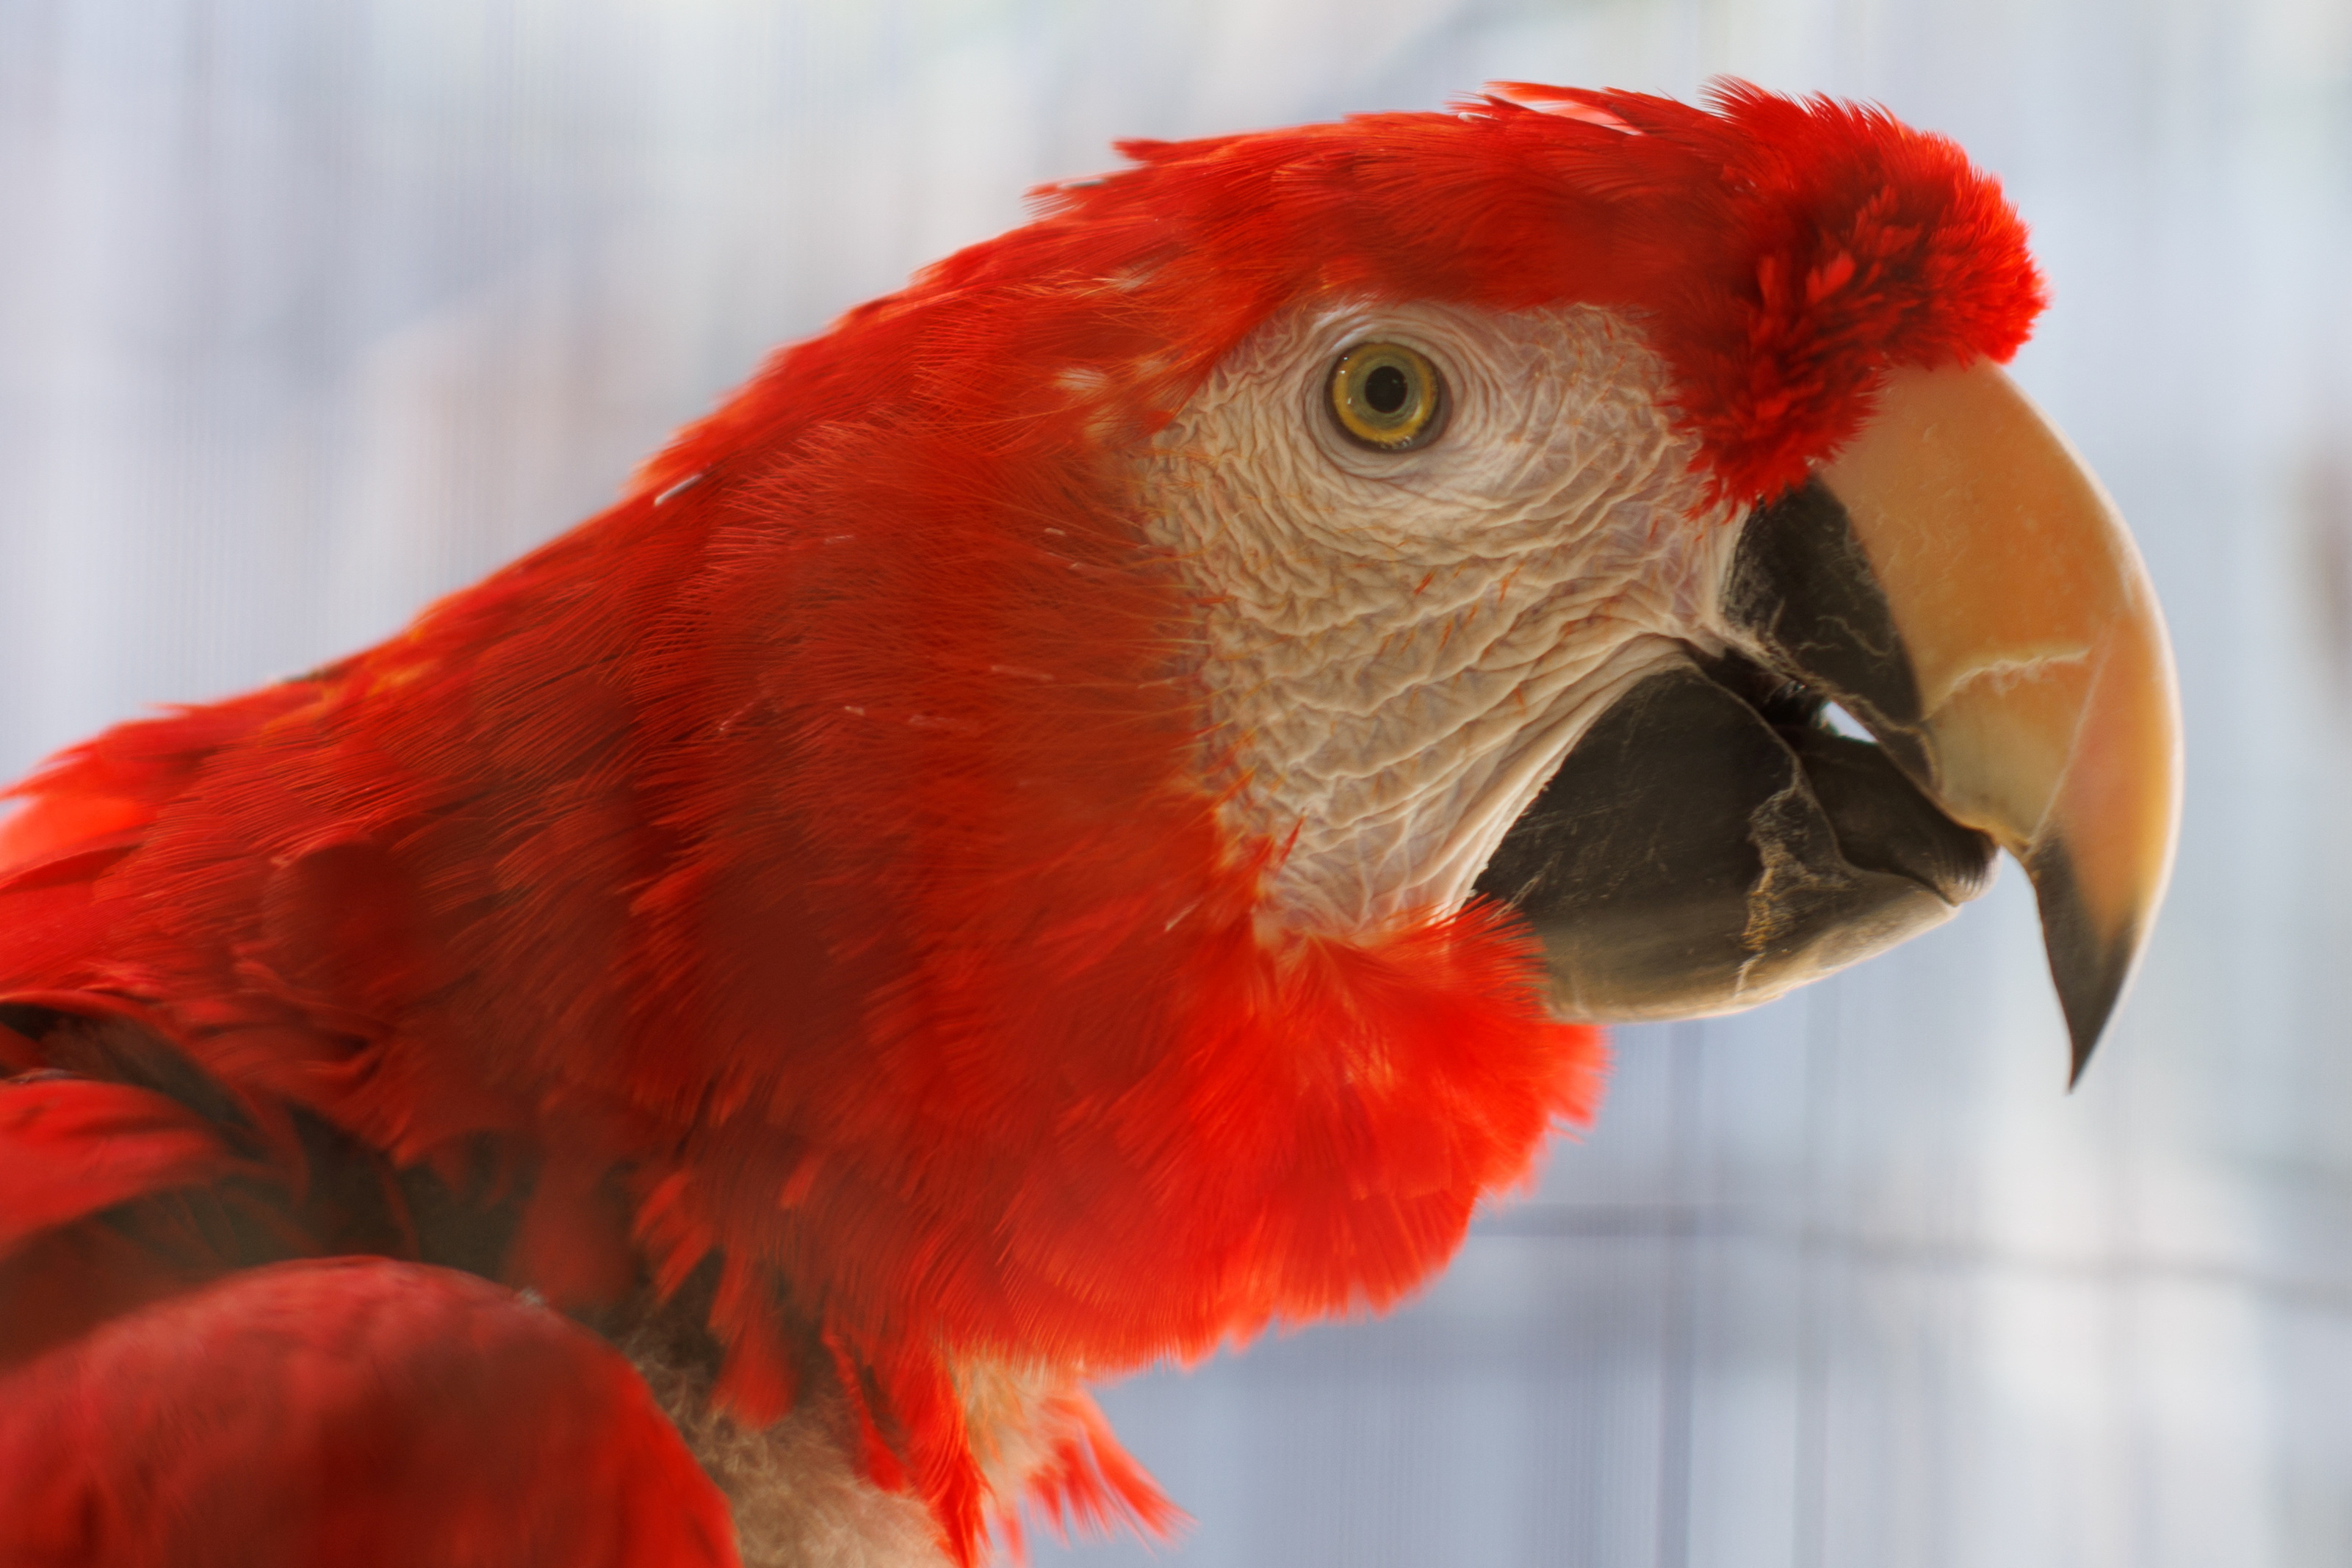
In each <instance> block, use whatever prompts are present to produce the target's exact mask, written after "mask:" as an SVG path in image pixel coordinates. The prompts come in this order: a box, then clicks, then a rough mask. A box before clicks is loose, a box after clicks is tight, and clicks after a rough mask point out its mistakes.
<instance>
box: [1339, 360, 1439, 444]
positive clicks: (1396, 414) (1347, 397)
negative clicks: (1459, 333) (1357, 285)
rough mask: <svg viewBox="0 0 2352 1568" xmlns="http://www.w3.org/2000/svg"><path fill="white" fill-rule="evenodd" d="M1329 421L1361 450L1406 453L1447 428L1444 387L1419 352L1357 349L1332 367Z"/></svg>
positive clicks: (1433, 368) (1432, 438)
mask: <svg viewBox="0 0 2352 1568" xmlns="http://www.w3.org/2000/svg"><path fill="white" fill-rule="evenodd" d="M1331 417H1332V418H1334V419H1336V420H1338V421H1339V429H1340V432H1341V433H1342V434H1345V435H1346V436H1347V437H1348V439H1349V440H1350V441H1353V442H1355V443H1357V444H1360V445H1363V446H1369V447H1371V448H1373V449H1374V450H1375V451H1380V452H1406V451H1410V450H1412V448H1413V447H1416V446H1424V445H1426V444H1429V443H1430V442H1432V441H1434V440H1435V439H1436V438H1437V433H1438V432H1439V431H1441V430H1443V429H1444V427H1445V382H1444V378H1442V377H1441V376H1439V375H1438V373H1437V367H1436V366H1435V365H1433V364H1432V363H1430V361H1429V356H1428V355H1426V354H1424V353H1423V352H1421V351H1420V350H1417V349H1408V348H1406V347H1405V346H1404V345H1403V344H1402V343H1359V344H1357V345H1356V346H1355V347H1354V348H1352V349H1349V350H1348V351H1347V352H1346V353H1344V354H1342V355H1340V356H1339V363H1338V364H1336V365H1333V366H1332V367H1331Z"/></svg>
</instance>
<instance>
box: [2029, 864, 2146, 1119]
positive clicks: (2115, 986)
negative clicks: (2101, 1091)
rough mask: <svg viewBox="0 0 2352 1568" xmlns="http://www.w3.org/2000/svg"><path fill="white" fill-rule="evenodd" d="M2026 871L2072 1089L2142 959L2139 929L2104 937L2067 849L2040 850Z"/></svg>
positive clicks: (2067, 1079)
mask: <svg viewBox="0 0 2352 1568" xmlns="http://www.w3.org/2000/svg"><path fill="white" fill-rule="evenodd" d="M2026 872H2027V874H2028V875H2029V876H2031V877H2032V880H2033V891H2034V900H2035V902H2036V904H2039V905H2040V906H2041V913H2042V944H2043V946H2044V947H2045V948H2046V949H2047V950H2048V952H2049V954H2050V978H2051V980H2052V981H2053V983H2054V984H2055V985H2056V987H2057V988H2058V1005H2059V1008H2060V1009H2061V1010H2062V1011H2063V1012H2064V1013H2065V1015H2066V1033H2067V1035H2068V1037H2069V1040H2071V1042H2072V1044H2073V1047H2074V1067H2073V1070H2072V1071H2070V1072H2068V1074H2067V1075H2066V1087H2067V1088H2068V1089H2069V1090H2072V1089H2073V1088H2074V1086H2075V1085H2076V1084H2078V1083H2080V1082H2082V1081H2083V1071H2084V1069H2085V1068H2087V1067H2088V1066H2090V1064H2091V1052H2092V1051H2095V1050H2096V1049H2097V1048H2098V1044H2099V1036H2100V1035H2101V1034H2102V1033H2103V1032H2105V1030H2106V1027H2107V1019H2109V1018H2110V1017H2112V1016H2113V1015H2114V1013H2115V1010H2116V1002H2117V1001H2119V1000H2121V999H2122V998H2123V994H2124V985H2125V982H2126V981H2127V980H2129V979H2130V978H2131V972H2132V963H2133V960H2134V959H2136V958H2137V956H2139V930H2138V928H2137V924H2135V925H2131V926H2128V927H2126V929H2124V930H2123V931H2120V932H2113V933H2102V932H2100V931H2099V930H2098V929H2097V928H2096V927H2095V925H2093V923H2092V921H2091V916H2090V912H2089V911H2088V910H2087V909H2085V908H2084V904H2083V898H2082V892H2081V889H2080V888H2079V887H2078V886H2077V884H2076V883H2075V880H2074V862H2073V861H2072V860H2071V859H2069V858H2068V856H2067V854H2066V851H2065V847H2064V846H2063V844H2057V843H2045V844H2042V845H2041V846H2039V847H2037V848H2036V849H2035V850H2034V851H2033V852H2032V856H2031V857H2030V858H2029V859H2028V861H2027V863H2026Z"/></svg>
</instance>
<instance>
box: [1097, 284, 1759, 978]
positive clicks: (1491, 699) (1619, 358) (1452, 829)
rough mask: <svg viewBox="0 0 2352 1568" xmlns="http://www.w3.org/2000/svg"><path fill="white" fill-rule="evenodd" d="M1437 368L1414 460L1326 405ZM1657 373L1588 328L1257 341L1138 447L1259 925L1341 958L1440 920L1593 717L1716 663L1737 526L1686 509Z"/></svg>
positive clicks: (1392, 332) (1340, 325)
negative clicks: (1347, 370)
mask: <svg viewBox="0 0 2352 1568" xmlns="http://www.w3.org/2000/svg"><path fill="white" fill-rule="evenodd" d="M1367 341H1385V342H1398V343H1402V344H1405V345H1407V346H1408V347H1411V348H1413V349H1416V350H1420V351H1421V352H1422V353H1423V354H1426V355H1427V356H1429V358H1430V359H1431V360H1433V361H1435V363H1436V364H1437V366H1438V367H1439V370H1440V371H1441V373H1442V374H1443V375H1444V378H1445V381H1446V384H1447V389H1448V396H1449V399H1450V402H1451V411H1450V414H1449V416H1448V419H1447V423H1446V425H1445V427H1444V431H1443V433H1442V434H1439V435H1438V436H1437V438H1436V439H1435V440H1433V441H1432V442H1430V443H1429V444H1427V445H1425V446H1423V447H1420V448H1418V449H1415V450H1412V451H1405V452H1383V451H1378V450H1374V449H1371V448H1368V447H1365V446H1361V445H1359V444H1355V443H1354V442H1352V441H1351V440H1349V438H1348V437H1347V436H1346V435H1345V434H1342V433H1341V431H1340V430H1339V426H1338V423H1336V421H1334V420H1333V418H1332V417H1331V415H1330V413H1329V411H1328V405H1327V397H1328V381H1329V376H1330V371H1331V367H1332V365H1333V363H1334V362H1335V361H1337V360H1338V358H1339V355H1340V354H1341V353H1342V352H1343V351H1344V350H1347V349H1349V347H1351V346H1353V345H1355V344H1359V343H1363V342H1367ZM1665 398H1666V377H1665V370H1664V363H1663V361H1660V360H1659V358H1658V356H1657V355H1656V354H1655V353H1654V352H1653V351H1652V350H1650V349H1649V348H1648V347H1647V346H1646V345H1645V344H1644V342H1643V340H1642V337H1641V334H1640V331H1639V329H1637V328H1636V327H1635V326H1634V325H1633V324H1632V323H1629V322H1628V321H1626V320H1625V319H1622V318H1621V317H1618V316H1616V315H1613V314H1612V313H1611V312H1608V311H1605V310H1601V309H1598V308H1592V307H1589V306H1572V307H1559V308H1545V309H1539V310H1528V311H1518V312H1507V313H1506V312H1493V311H1482V310H1477V309H1473V308H1462V307H1454V306H1446V305H1435V304H1415V305H1404V306H1373V305H1360V306H1342V307H1338V308H1330V307H1326V308H1321V309H1318V310H1314V311H1307V312H1299V313H1295V314H1292V315H1289V316H1286V317H1282V318H1278V319H1275V320H1274V321H1271V322H1269V323H1268V324H1267V325H1265V327H1263V328H1261V329H1259V330H1258V331H1256V332H1255V333H1254V334H1253V335H1251V336H1250V337H1249V338H1248V339H1246V340H1244V342H1243V343H1242V344H1241V345H1240V346H1239V347H1238V348H1236V349H1235V350H1234V351H1233V352H1232V353H1231V354H1229V355H1228V356H1227V357H1226V359H1225V360H1224V361H1223V363H1221V364H1220V365H1219V366H1218V367H1217V369H1216V370H1215V371H1213V373H1212V374H1211V376H1210V378H1209V379H1208V381H1207V382H1205V383H1203V385H1202V387H1201V389H1200V391H1199V392H1196V393H1195V394H1194V395H1193V396H1192V399H1191V400H1190V401H1189V402H1186V404H1185V405H1184V407H1183V408H1182V410H1181V412H1180V413H1178V415H1177V416H1176V418H1175V420H1174V421H1173V422H1172V423H1171V424H1170V425H1169V426H1168V427H1167V429H1165V430H1164V431H1163V432H1161V433H1160V435H1159V437H1158V438H1157V439H1156V440H1155V442H1154V443H1153V444H1152V447H1151V449H1150V453H1149V455H1148V456H1147V457H1146V458H1145V459H1144V461H1143V465H1142V470H1141V473H1140V474H1139V484H1140V487H1141V496H1142V499H1143V504H1144V507H1145V510H1146V514H1147V517H1148V518H1149V521H1148V524H1147V527H1148V528H1150V531H1151V534H1152V538H1153V540H1154V542H1155V543H1158V544H1160V545H1161V546H1163V547H1165V548H1167V549H1171V551H1173V552H1174V553H1175V555H1176V556H1177V558H1178V559H1179V560H1180V562H1181V567H1182V570H1183V571H1184V572H1185V573H1186V575H1187V578H1188V586H1189V587H1190V588H1191V589H1192V590H1193V591H1194V592H1195V593H1196V595H1197V602H1198V603H1199V605H1200V607H1201V608H1200V610H1199V612H1198V613H1199V621H1198V624H1197V632H1198V636H1197V642H1196V644H1195V646H1194V649H1193V652H1192V658H1193V659H1194V660H1195V661H1196V668H1195V671H1194V672H1193V673H1195V674H1196V675H1197V678H1198V679H1199V680H1200V681H1201V682H1202V685H1203V687H1204V688H1205V698H1206V703H1207V709H1208V716H1209V719H1210V724H1209V728H1208V732H1207V733H1206V735H1205V736H1204V737H1203V738H1202V748H1201V758H1202V775H1203V779H1204V782H1205V784H1206V786H1207V787H1208V788H1209V789H1212V790H1215V791H1219V792H1221V793H1224V794H1225V799H1224V801H1223V805H1222V807H1221V810H1222V812H1223V825H1224V827H1225V829H1226V830H1227V831H1229V832H1231V833H1232V834H1233V835H1234V837H1235V840H1236V841H1238V842H1243V843H1246V842H1249V841H1256V840H1261V839H1263V840H1270V841H1274V842H1275V843H1276V844H1277V845H1280V844H1283V843H1287V844H1288V845H1289V850H1288V852H1287V854H1286V856H1285V857H1284V858H1283V859H1282V860H1281V862H1280V863H1279V865H1278V866H1277V868H1276V870H1275V871H1274V873H1272V883H1271V885H1270V887H1269V888H1268V890H1267V893H1268V903H1267V918H1268V919H1270V920H1271V921H1272V922H1273V923H1274V924H1275V925H1277V926H1283V927H1288V928H1291V929H1297V930H1307V931H1326V932H1334V933H1356V934H1360V933H1364V932H1368V931H1371V930H1377V929H1380V928H1381V927H1383V926H1386V925H1391V924H1393V923H1395V922H1397V921H1399V920H1401V919H1412V918H1424V917H1427V916H1428V915H1433V914H1442V913H1445V912H1448V911H1451V910H1453V909H1454V908H1456V907H1458V906H1459V905H1460V904H1462V903H1463V901H1464V900H1465V899H1466V898H1467V897H1468V896H1469V894H1470V890H1471V884H1472V883H1473V882H1474V881H1475V879H1476V877H1477V875H1478V873H1479V872H1480V870H1481V869H1482V868H1484V866H1485V865H1486V861H1487V858H1488V857H1489V856H1490V855H1492V854H1493V852H1494V850H1495V846H1496V844H1497V843H1498V842H1499V841H1501V839H1502V836H1503V833H1504V831H1505V830H1507V828H1508V827H1509V826H1510V824H1511V822H1512V821H1513V820H1514V819H1515V818H1517V815H1518V814H1519V813H1520V812H1521V811H1522V810H1525V809H1526V807H1527V805H1528V802H1529V801H1531V800H1533V799H1534V797H1535V795H1536V793H1537V791H1538V789H1541V788H1542V786H1543V784H1544V782H1545V781H1546V780H1547V779H1549V778H1550V776H1551V774H1552V772H1553V771H1554V770H1555V769H1556V768H1558V767H1559V762H1560V759H1561V758H1564V757H1565V756H1566V755H1567V754H1568V751H1569V748H1570V747H1571V746H1573V745H1574V744H1575V743H1576V741H1577V739H1578V738H1579V737H1580V736H1581V735H1582V733H1583V732H1584V729H1585V728H1586V727H1587V726H1589V725H1590V724H1591V721H1592V720H1593V719H1594V718H1595V717H1597V716H1599V714H1600V713H1601V710H1602V709H1604V708H1605V707H1607V706H1608V705H1609V703H1610V702H1611V701H1612V700H1614V698H1615V696H1616V695H1618V694H1619V693H1620V692H1622V690H1623V689H1624V688H1625V687H1626V686H1627V685H1629V684H1630V683H1632V682H1633V681H1635V680H1637V679H1639V678H1640V677H1641V676H1642V675H1643V674H1646V673H1647V672H1649V671H1650V670H1652V669H1654V668H1655V667H1656V666H1657V665H1658V664H1661V663H1662V662H1664V661H1665V660H1667V659H1669V658H1672V657H1674V656H1675V647H1674V643H1675V641H1677V640H1678V641H1681V642H1684V643H1695V644H1697V645H1699V646H1701V647H1706V648H1717V647H1719V646H1720V645H1721V638H1720V636H1719V634H1718V630H1717V588H1718V585H1719V583H1720V581H1721V580H1722V577H1723V573H1724V569H1725V566H1726V564H1727V561H1728V559H1729V552H1730V549H1731V548H1732V545H1733V543H1734V541H1735V539H1736V536H1737V533H1738V530H1737V529H1735V528H1729V527H1726V526H1721V525H1723V524H1725V523H1726V522H1727V520H1728V516H1729V513H1728V510H1727V508H1724V507H1709V505H1708V503H1707V501H1706V476H1704V475H1703V474H1701V473H1700V472H1698V471H1696V469H1695V467H1694V460H1695V459H1696V456H1697V454H1698V448H1697V444H1696V441H1694V440H1693V439H1692V438H1691V437H1690V436H1688V435H1686V434H1683V433H1682V432H1680V431H1678V430H1676V429H1675V426H1674V423H1673V422H1672V418H1671V414H1670V412H1669V410H1668V409H1667V408H1666V406H1665Z"/></svg>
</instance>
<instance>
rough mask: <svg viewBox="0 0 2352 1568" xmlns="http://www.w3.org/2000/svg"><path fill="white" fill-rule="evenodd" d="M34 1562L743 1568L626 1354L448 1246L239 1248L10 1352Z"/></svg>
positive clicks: (21, 1490) (14, 1485) (29, 1564)
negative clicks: (394, 1254) (46, 1346)
mask: <svg viewBox="0 0 2352 1568" xmlns="http://www.w3.org/2000/svg"><path fill="white" fill-rule="evenodd" d="M0 1407H5V1409H6V1410H7V1412H8V1419H7V1420H6V1421H5V1422H0V1520H5V1521H7V1525H6V1528H7V1538H6V1542H5V1544H6V1547H7V1560H8V1562H9V1563H21V1564H26V1568H50V1565H54V1568H80V1565H82V1564H86V1563H106V1564H107V1565H108V1568H210V1565H212V1564H219V1565H221V1568H232V1565H234V1568H248V1565H250V1564H256V1563H261V1564H277V1563H284V1564H289V1565H291V1564H296V1563H336V1564H338V1565H348V1568H375V1565H382V1568H408V1565H410V1564H415V1563H434V1564H436V1565H440V1568H510V1565H512V1564H515V1563H531V1564H538V1565H542V1568H732V1565H733V1564H734V1563H735V1562H736V1555H735V1551H734V1547H733V1536H734V1531H733V1529H732V1527H731V1525H730V1523H729V1520H728V1512H727V1501H726V1499H725V1498H723V1497H721V1496H720V1495H719V1490H718V1489H717V1488H716V1487H714V1486H712V1485H711V1483H710V1481H709V1479H707V1478H706V1477H705V1476H704V1475H703V1474H702V1471H701V1470H700V1469H698V1467H697V1466H696V1464H695V1461H694V1458H693V1456H692V1455H690V1454H688V1452H687V1450H686V1445H685V1444H684V1443H683V1442H682V1441H680V1440H679V1438H678V1436H677V1430H676V1428H674V1427H671V1426H670V1424H669V1422H668V1421H667V1418H665V1417H664V1416H663V1415H662V1414H661V1412H660V1411H659V1410H658V1409H656V1407H655V1406H654V1402H653V1399H652V1397H651V1396H649V1395H648V1394H647V1393H646V1388H645V1385H644V1384H643V1383H641V1382H639V1381H638V1379H637V1376H636V1374H635V1372H634V1371H632V1370H631V1368H630V1366H629V1364H628V1363H627V1362H625V1361H624V1360H623V1359H622V1358H621V1356H620V1354H618V1353H617V1352H615V1351H614V1350H613V1349H612V1348H611V1347H610V1346H608V1345H606V1344H604V1343H602V1342H601V1341H599V1340H597V1339H596V1338H595V1337H594V1336H593V1335H592V1334H590V1333H587V1332H586V1331H584V1330H583V1329H580V1328H577V1327H575V1326H573V1325H572V1324H571V1323H568V1322H564V1321H563V1320H562V1318H559V1317H557V1316H556V1315H555V1314H554V1313H552V1312H549V1311H547V1310H546V1309H544V1308H541V1307H533V1306H530V1305H528V1304H526V1303H524V1302H522V1301H519V1300H517V1299H516V1298H515V1297H514V1296H513V1295H512V1294H511V1293H510V1292H509V1291H502V1290H500V1289H499V1288H498V1287H497V1286H494V1285H491V1284H489V1283H488V1281H482V1280H478V1279H475V1278H473V1277H471V1276H469V1275H466V1274H460V1273H457V1272H455V1271H453V1270H446V1269H425V1268H420V1267H418V1266H416V1265H415V1264H406V1263H392V1262H386V1261H383V1260H374V1259H365V1260H362V1259H339V1260H333V1261H329V1262H321V1263H289V1264H279V1265H277V1266H275V1267H273V1268H268V1269H256V1270H247V1271H245V1272H242V1273H239V1274H236V1275H233V1276H231V1277H230V1278H228V1279H226V1280H225V1281H220V1282H218V1283H216V1284H214V1285H212V1286H210V1287H208V1288H206V1289H205V1290H203V1291H197V1292H194V1293H193V1294H190V1295H185V1296H181V1297H178V1298H176V1299H173V1300H171V1301H162V1302H158V1303H156V1304H154V1305H152V1306H148V1307H145V1308H143V1309H142V1310H141V1311H139V1312H132V1313H131V1314H129V1315H127V1316H124V1317H121V1318H118V1319H116V1320H115V1321H113V1322H110V1323H109V1324H108V1325H107V1326H106V1327H104V1328H102V1329H100V1330H99V1331H97V1332H96V1333H91V1334H89V1335H88V1336H87V1337H85V1338H83V1339H81V1340H79V1341H77V1342H76V1343H74V1344H73V1345H71V1346H70V1347H68V1348H67V1349H66V1350H64V1351H61V1352H58V1353H57V1354H51V1355H49V1356H47V1357H45V1358H43V1359H42V1360H40V1361H37V1362H36V1363H34V1364H32V1365H30V1366H28V1367H26V1368H24V1369H22V1370H20V1371H18V1372H16V1373H15V1374H14V1375H9V1376H6V1377H5V1378H0Z"/></svg>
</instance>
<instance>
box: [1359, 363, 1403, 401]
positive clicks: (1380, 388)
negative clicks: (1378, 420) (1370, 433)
mask: <svg viewBox="0 0 2352 1568" xmlns="http://www.w3.org/2000/svg"><path fill="white" fill-rule="evenodd" d="M1411 396H1412V382H1409V381H1407V380H1405V375H1404V372H1403V371H1401V370H1399V369H1397V368H1396V367H1395V366H1394V365H1376V366H1374V367H1373V368H1372V371H1371V373H1370V375H1368V376H1366V377H1365V378H1364V401H1365V402H1368V403H1370V405H1371V406H1372V412H1373V413H1396V412H1397V410H1399V409H1401V408H1402V407H1403V406H1404V400H1405V399H1406V398H1408V397H1411Z"/></svg>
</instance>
